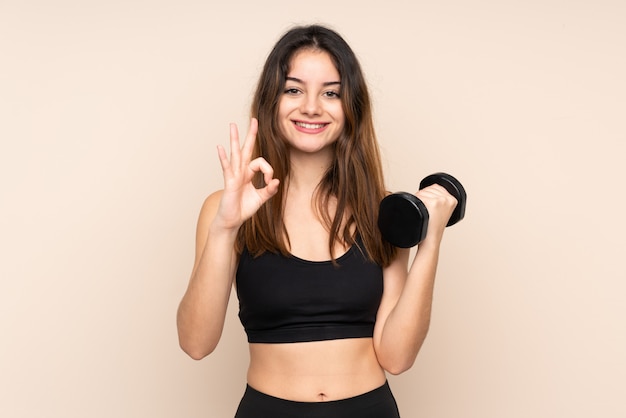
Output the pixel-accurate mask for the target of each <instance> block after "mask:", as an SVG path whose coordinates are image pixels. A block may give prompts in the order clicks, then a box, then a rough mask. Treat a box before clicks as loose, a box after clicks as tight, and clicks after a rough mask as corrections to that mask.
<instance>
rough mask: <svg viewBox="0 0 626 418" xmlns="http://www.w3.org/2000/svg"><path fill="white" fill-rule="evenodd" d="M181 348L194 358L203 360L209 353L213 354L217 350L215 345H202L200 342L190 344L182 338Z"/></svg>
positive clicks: (180, 341)
mask: <svg viewBox="0 0 626 418" xmlns="http://www.w3.org/2000/svg"><path fill="white" fill-rule="evenodd" d="M179 345H180V348H181V349H182V350H183V351H184V352H185V354H187V355H188V356H189V357H191V358H192V359H194V360H202V359H203V358H205V357H206V356H208V355H209V354H211V353H212V352H213V351H214V350H215V346H213V347H202V346H199V345H198V344H189V343H185V342H184V341H182V340H179Z"/></svg>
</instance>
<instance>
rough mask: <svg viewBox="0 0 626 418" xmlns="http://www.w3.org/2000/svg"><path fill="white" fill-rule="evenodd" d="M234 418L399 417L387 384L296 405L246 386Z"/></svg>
mask: <svg viewBox="0 0 626 418" xmlns="http://www.w3.org/2000/svg"><path fill="white" fill-rule="evenodd" d="M235 418H400V414H399V412H398V406H397V405H396V400H395V398H394V397H393V394H392V393H391V389H390V388H389V384H388V383H387V382H385V384H384V385H382V386H381V387H379V388H378V389H374V390H372V391H370V392H367V393H364V394H362V395H358V396H354V397H352V398H347V399H341V400H338V401H328V402H297V401H289V400H286V399H280V398H276V397H274V396H270V395H266V394H265V393H261V392H259V391H258V390H255V389H253V388H251V387H250V386H249V385H248V386H246V391H245V393H244V395H243V398H242V399H241V402H240V403H239V408H238V409H237V413H236V414H235Z"/></svg>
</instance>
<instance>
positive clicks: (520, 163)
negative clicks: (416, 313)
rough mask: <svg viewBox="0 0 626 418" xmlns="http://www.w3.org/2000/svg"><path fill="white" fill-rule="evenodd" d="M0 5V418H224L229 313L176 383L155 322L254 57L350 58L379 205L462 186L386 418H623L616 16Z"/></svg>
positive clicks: (580, 5) (622, 94)
mask: <svg viewBox="0 0 626 418" xmlns="http://www.w3.org/2000/svg"><path fill="white" fill-rule="evenodd" d="M366 4H368V2H363V1H356V0H354V1H346V2H340V1H336V0H333V1H326V0H319V1H317V2H293V1H275V2H264V1H261V2H253V1H249V2H241V1H237V0H234V1H220V2H215V1H199V0H196V1H194V0H178V1H165V0H161V1H159V0H157V1H135V0H131V1H121V0H117V1H109V2H104V1H91V2H87V1H79V0H75V1H69V0H56V1H43V0H32V1H28V0H26V1H17V0H3V1H1V2H0V61H1V63H0V139H1V142H0V193H1V195H0V205H1V206H0V258H1V261H0V275H1V281H0V333H1V338H2V344H1V345H0V394H1V395H0V398H2V400H1V401H0V416H2V417H7V418H9V417H10V418H18V417H28V418H41V417H64V418H67V417H81V418H82V417H107V418H108V417H155V418H156V417H229V416H232V415H233V413H234V410H235V408H236V404H237V402H238V400H239V398H240V396H241V394H242V391H243V388H244V384H245V368H246V362H247V348H246V345H245V339H244V335H243V331H242V329H241V326H240V325H239V323H238V321H237V318H236V309H235V308H236V303H233V304H231V310H230V313H229V317H228V323H227V326H226V331H225V334H224V337H223V340H222V341H221V343H220V346H219V347H218V349H217V351H216V352H215V353H214V354H213V355H212V356H211V357H209V358H207V359H205V360H203V361H201V362H194V361H192V360H190V359H188V358H186V357H185V355H184V354H183V353H182V351H180V350H179V348H178V346H177V340H176V330H175V322H174V316H175V309H176V306H177V304H178V301H179V298H180V297H181V295H182V292H183V290H184V288H185V286H186V282H187V279H188V275H189V272H190V268H191V263H192V257H193V239H194V229H195V221H196V216H197V213H198V209H199V207H200V204H201V202H202V200H203V198H204V197H205V196H206V195H207V194H208V193H209V192H210V191H212V190H214V189H216V188H219V187H221V178H220V170H219V165H218V162H217V158H216V153H215V146H216V144H218V143H223V144H226V143H227V142H226V141H227V139H228V122H230V121H235V122H238V123H240V124H242V125H245V124H246V121H247V107H248V103H249V100H250V95H251V90H252V88H253V85H254V83H255V81H256V77H257V75H258V72H259V69H260V67H261V65H262V63H263V60H264V58H265V55H266V54H267V52H268V50H269V48H270V47H271V45H272V44H273V43H274V42H275V40H276V39H277V37H278V36H279V35H280V34H282V32H283V31H284V30H285V29H287V28H289V27H290V26H291V25H292V24H293V23H310V22H323V23H326V24H329V25H331V26H333V27H335V28H336V29H338V30H339V31H340V32H341V33H342V34H344V35H345V37H346V38H347V40H348V41H349V42H350V43H351V45H352V46H353V47H354V49H355V50H356V52H357V53H358V55H359V56H360V58H361V60H362V64H363V67H364V70H365V72H366V74H367V77H368V80H369V82H370V85H371V91H372V94H373V96H374V99H375V106H376V107H375V109H376V120H377V126H378V128H379V131H378V132H379V136H380V140H381V145H382V148H383V152H384V159H385V164H386V167H387V173H388V182H389V186H390V187H391V188H392V189H394V190H413V189H415V187H417V184H418V182H419V179H420V178H422V177H423V176H425V175H427V174H429V173H430V172H433V171H438V170H445V171H449V172H451V173H453V174H455V175H456V176H457V177H459V178H460V179H461V180H462V181H463V182H464V184H465V186H466V188H467V190H468V194H469V203H468V208H467V216H466V219H465V220H464V221H463V222H462V223H460V224H458V225H456V226H454V227H452V228H450V230H449V231H448V234H447V235H446V239H445V241H444V248H443V254H442V258H441V264H440V270H439V276H438V284H437V289H436V299H435V306H434V318H433V322H432V327H431V333H430V335H429V337H428V340H427V342H426V345H425V346H424V348H423V350H422V352H421V353H420V355H419V357H418V360H417V363H416V364H415V366H414V368H413V369H412V370H411V371H409V372H407V373H406V374H404V375H401V376H399V377H391V378H390V381H391V385H392V387H393V389H394V390H395V393H396V396H397V398H398V402H399V404H400V407H401V410H402V412H403V416H404V417H430V418H435V417H440V418H458V417H464V418H470V417H477V418H478V417H480V418H503V417H506V418H515V417H529V416H535V417H548V416H555V417H559V416H568V417H580V418H582V417H603V418H608V417H623V416H625V415H626V406H625V405H626V404H624V401H623V394H624V382H625V380H626V360H625V353H626V322H625V318H626V308H625V307H624V299H625V296H624V295H625V293H626V272H625V268H624V261H623V260H624V257H625V255H626V245H625V244H624V242H625V239H624V237H625V234H626V228H625V221H624V215H623V213H624V206H625V204H626V199H625V198H624V185H623V183H624V180H626V170H625V169H624V166H623V162H622V160H623V158H624V156H625V155H626V147H625V145H624V144H625V141H626V127H625V115H626V99H625V98H626V82H625V79H626V77H624V74H626V53H625V51H626V25H625V18H626V6H625V4H624V2H623V1H621V0H614V1H611V0H597V1H593V2H592V1H567V0H545V1H523V0H517V1H497V0H482V1H473V2H468V1H462V0H448V1H439V2H426V1H408V0H407V1H392V0H390V1H385V2H381V3H380V4H379V5H376V6H367V5H366Z"/></svg>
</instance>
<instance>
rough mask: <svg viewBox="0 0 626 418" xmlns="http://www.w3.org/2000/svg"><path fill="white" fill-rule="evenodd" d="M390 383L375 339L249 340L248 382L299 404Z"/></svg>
mask: <svg viewBox="0 0 626 418" xmlns="http://www.w3.org/2000/svg"><path fill="white" fill-rule="evenodd" d="M385 381H386V376H385V372H384V371H383V369H382V367H381V366H380V364H379V363H378V360H377V358H376V353H375V352H374V346H373V343H372V339H371V338H349V339H339V340H326V341H315V342H303V343H286V344H257V343H254V344H250V367H249V369H248V384H249V385H250V386H252V387H253V388H255V389H256V390H258V391H260V392H263V393H266V394H268V395H271V396H274V397H277V398H281V399H287V400H292V401H301V402H317V401H331V400H340V399H346V398H349V397H353V396H357V395H359V394H362V393H366V392H368V391H370V390H373V389H375V388H378V387H380V386H381V385H383V384H384V383H385Z"/></svg>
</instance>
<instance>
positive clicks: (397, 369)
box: [382, 360, 414, 376]
mask: <svg viewBox="0 0 626 418" xmlns="http://www.w3.org/2000/svg"><path fill="white" fill-rule="evenodd" d="M413 363H414V360H408V361H397V362H393V363H390V364H388V365H382V367H383V369H385V371H386V372H387V373H389V374H392V375H394V376H398V375H400V374H402V373H404V372H406V371H408V370H409V369H410V368H411V367H413Z"/></svg>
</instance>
